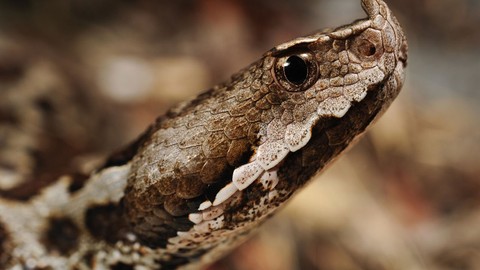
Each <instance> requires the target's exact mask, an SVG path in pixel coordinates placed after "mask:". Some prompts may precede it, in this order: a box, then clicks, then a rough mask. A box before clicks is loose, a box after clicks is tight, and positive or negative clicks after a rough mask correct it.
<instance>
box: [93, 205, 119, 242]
mask: <svg viewBox="0 0 480 270" xmlns="http://www.w3.org/2000/svg"><path fill="white" fill-rule="evenodd" d="M85 226H86V227H87V229H88V231H89V232H90V234H91V235H92V236H93V237H95V238H97V239H100V240H104V241H106V242H108V243H110V244H113V243H116V242H117V241H119V240H125V235H126V233H128V224H127V222H126V220H125V218H124V216H123V210H122V208H121V206H119V205H118V204H113V203H110V204H106V205H95V206H91V207H89V208H88V210H87V212H86V213H85Z"/></svg>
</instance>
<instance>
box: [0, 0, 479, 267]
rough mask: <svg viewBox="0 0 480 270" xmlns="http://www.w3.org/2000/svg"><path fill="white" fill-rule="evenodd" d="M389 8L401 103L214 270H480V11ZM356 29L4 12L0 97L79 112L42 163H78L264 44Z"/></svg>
mask: <svg viewBox="0 0 480 270" xmlns="http://www.w3.org/2000/svg"><path fill="white" fill-rule="evenodd" d="M388 4H389V5H390V7H391V8H392V9H393V10H394V13H395V14H396V16H397V18H398V19H399V21H400V22H401V24H402V25H403V27H404V29H405V31H406V34H407V37H408V40H409V45H410V50H409V63H408V68H407V80H406V84H405V86H404V89H403V91H402V93H401V94H400V96H399V98H398V99H397V100H396V101H395V103H394V104H393V106H392V107H391V108H390V110H388V112H387V113H386V115H385V116H384V117H383V118H382V119H381V120H380V121H379V122H378V123H377V124H376V125H375V126H374V127H373V128H372V129H370V131H369V132H368V133H367V134H366V136H365V137H364V138H363V139H362V140H361V141H360V142H359V143H358V145H356V147H354V148H353V149H351V150H350V151H349V152H348V153H347V154H346V155H344V156H343V157H342V158H340V159H339V160H338V162H336V163H335V164H334V165H333V166H332V167H331V168H330V169H329V170H327V171H326V172H325V173H323V174H322V175H321V176H319V177H318V179H315V180H314V181H312V183H310V184H309V185H308V186H307V187H306V188H305V189H304V190H302V191H301V192H300V193H299V194H298V195H297V196H296V197H294V198H293V200H292V201H291V202H290V203H289V204H288V206H287V207H285V208H284V209H283V210H282V211H281V212H280V213H279V215H278V216H276V217H275V218H273V219H271V220H270V221H268V222H267V223H266V224H265V226H263V227H262V228H260V229H259V232H258V233H257V234H256V235H255V236H254V237H253V238H252V239H250V240H249V241H248V242H246V243H245V244H243V245H242V246H241V247H240V248H238V249H237V250H235V251H234V252H233V253H232V254H230V255H229V256H227V257H226V258H224V259H222V260H221V261H219V262H217V263H215V264H214V265H212V266H211V267H209V269H210V270H220V269H232V270H243V269H265V270H290V269H301V270H303V269H333V270H344V269H345V270H347V269H348V270H350V269H352V270H354V269H369V270H370V269H372V270H376V269H480V207H479V206H480V164H479V163H480V120H479V118H480V111H479V110H480V108H479V105H480V91H479V90H480V89H479V88H480V83H479V82H480V50H479V48H480V31H479V25H480V1H478V0H390V1H388ZM363 17H365V15H364V13H363V11H362V10H361V7H360V1H357V0H302V1H293V0H267V1H255V0H230V1H226V0H199V1H189V0H178V1H166V0H162V1H147V0H143V1H142V0H136V1H133V0H132V1H125V0H123V1H118V0H115V1H114V0H52V1H33V0H30V1H28V0H25V1H17V0H10V1H0V85H3V86H4V85H9V87H10V86H12V85H13V86H15V87H17V88H18V89H27V90H24V91H27V92H28V91H33V92H37V93H39V92H42V93H44V92H46V93H49V94H48V95H49V97H51V99H52V100H51V101H49V100H47V101H45V100H42V102H40V103H39V106H42V108H44V109H45V110H50V111H53V112H57V113H60V114H63V112H64V111H66V110H67V109H68V108H70V106H69V105H68V104H69V103H68V102H71V103H72V104H73V103H74V102H77V103H78V102H79V101H80V102H81V103H82V104H83V105H82V106H83V107H81V109H79V112H80V113H78V112H77V113H71V114H67V115H73V116H72V117H74V119H73V120H69V119H64V120H62V121H71V122H72V123H73V124H75V123H77V124H78V125H81V126H79V127H78V129H79V130H81V131H82V130H83V133H81V134H82V136H81V137H74V138H73V139H72V137H71V136H77V135H71V134H70V133H68V132H65V134H64V135H62V136H60V137H55V138H50V139H49V140H47V141H46V142H45V143H44V146H42V148H41V149H39V150H38V155H39V156H40V157H42V155H43V156H44V157H45V160H50V158H47V157H50V156H49V155H50V154H51V153H52V152H55V151H56V152H58V151H59V149H67V150H69V151H70V152H72V153H75V155H76V156H77V158H76V159H75V162H77V163H78V162H80V161H81V160H86V159H89V158H91V157H97V156H102V155H106V154H107V153H108V152H110V151H112V150H113V149H118V148H119V147H120V146H121V145H123V144H125V143H126V142H128V141H130V140H132V139H133V138H135V137H136V136H137V135H138V134H139V133H140V132H141V131H142V130H143V129H144V128H145V127H146V126H147V125H148V124H149V123H150V122H152V121H153V120H154V119H155V118H156V116H158V115H160V114H161V113H163V112H164V111H165V110H167V109H168V108H169V107H170V106H172V105H173V104H175V103H177V102H179V101H181V100H184V99H187V98H189V97H192V96H194V95H196V94H198V93H200V92H202V91H204V90H205V89H208V88H209V87H211V86H212V85H214V84H216V83H219V82H221V81H223V80H225V79H227V78H228V77H229V75H231V74H232V73H234V72H236V71H237V70H239V69H240V68H242V67H245V66H246V65H248V64H249V63H251V62H253V61H254V60H256V59H257V58H259V57H260V56H261V55H262V53H264V52H265V51H267V50H268V49H270V48H272V47H273V46H275V45H277V44H279V43H282V42H284V41H287V40H290V39H292V38H295V37H297V36H300V35H305V34H308V33H311V32H313V31H315V30H316V29H319V28H324V27H335V26H339V25H341V24H345V23H350V22H351V21H353V20H354V19H358V18H363ZM17 88H15V89H17ZM67 88H68V89H71V90H72V91H74V92H75V93H76V94H75V95H69V96H68V95H67V96H66V97H64V98H65V100H68V101H66V103H62V102H59V103H58V102H57V101H53V99H54V98H56V97H58V95H60V94H57V93H61V92H62V91H63V90H62V89H67ZM0 90H1V89H0ZM79 92H81V94H78V93H79ZM55 102H57V103H55ZM0 103H1V102H0ZM66 104H67V105H66ZM72 106H76V105H72ZM64 107H65V108H67V109H65V110H63V109H62V108H64ZM0 114H1V110H0ZM95 115H96V116H95ZM86 116H88V119H85V117H86ZM1 118H2V117H0V119H1ZM82 123H83V124H82ZM73 124H72V125H73ZM86 127H89V128H91V127H94V129H87V128H86ZM92 130H101V132H92ZM69 136H70V137H69ZM59 145H60V146H62V147H59ZM63 146H64V147H63ZM67 150H65V151H64V152H68V151H67ZM79 160H80V161H79ZM45 162H48V161H45ZM52 162H53V161H52ZM55 162H57V165H58V162H61V161H59V160H58V159H57V160H56V161H55ZM68 162H70V161H68ZM54 167H55V166H54Z"/></svg>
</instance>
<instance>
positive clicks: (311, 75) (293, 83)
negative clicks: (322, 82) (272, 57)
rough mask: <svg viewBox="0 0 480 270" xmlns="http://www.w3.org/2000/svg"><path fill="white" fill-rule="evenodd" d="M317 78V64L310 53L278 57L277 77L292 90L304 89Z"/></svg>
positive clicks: (286, 87) (286, 88) (282, 84)
mask: <svg viewBox="0 0 480 270" xmlns="http://www.w3.org/2000/svg"><path fill="white" fill-rule="evenodd" d="M316 78H317V64H316V62H315V61H314V59H313V56H312V54H310V53H301V54H295V55H288V56H284V57H281V58H278V59H277V62H276V65H275V79H276V80H277V82H278V83H279V84H280V85H281V86H283V88H285V90H287V91H290V92H296V91H303V90H305V89H307V88H308V87H310V86H312V85H313V84H314V83H315V81H316Z"/></svg>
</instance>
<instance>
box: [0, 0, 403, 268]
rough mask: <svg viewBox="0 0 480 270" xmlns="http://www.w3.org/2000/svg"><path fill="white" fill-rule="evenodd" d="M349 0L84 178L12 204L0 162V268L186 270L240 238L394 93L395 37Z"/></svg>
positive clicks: (396, 31) (375, 13) (64, 180)
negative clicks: (351, 9)
mask: <svg viewBox="0 0 480 270" xmlns="http://www.w3.org/2000/svg"><path fill="white" fill-rule="evenodd" d="M362 6H363V8H364V10H365V11H366V13H367V15H368V18H366V19H362V20H358V21H356V22H354V23H352V24H350V25H346V26H342V27H339V28H337V29H333V30H324V31H320V32H317V33H314V34H313V35H309V36H305V37H300V38H297V39H294V40H292V41H289V42H286V43H284V44H281V45H279V46H277V47H275V48H273V49H272V50H270V51H268V52H267V53H265V54H264V56H263V57H262V58H260V59H259V60H258V61H256V62H254V63H253V64H251V65H250V66H249V67H247V68H245V69H244V70H242V71H240V72H238V73H236V74H235V75H233V76H232V77H231V79H230V80H229V81H228V82H225V83H223V84H220V85H217V86H215V87H213V88H212V89H210V90H208V91H207V92H205V93H203V94H201V95H199V96H198V97H196V98H195V99H193V100H190V101H187V102H184V103H181V104H179V105H178V106H176V107H174V108H172V109H171V110H170V111H169V112H168V113H167V114H165V115H164V116H161V117H160V118H158V119H157V121H156V122H155V123H153V124H152V125H151V126H150V127H149V128H148V129H147V130H146V131H145V132H144V133H143V134H142V135H141V136H140V137H139V138H138V139H137V140H136V141H135V142H133V143H132V144H131V145H130V146H128V147H126V148H125V149H124V150H122V151H120V152H117V153H115V154H113V155H111V156H110V158H108V160H107V161H106V162H105V163H104V164H103V165H102V166H100V167H99V168H97V169H96V170H95V172H93V173H92V174H91V175H89V176H87V177H83V178H81V179H80V180H79V179H78V177H75V176H74V175H71V174H65V175H62V176H61V177H59V178H58V180H57V181H55V182H54V183H52V184H50V185H48V186H45V187H42V188H39V189H38V190H37V193H35V194H33V195H32V196H29V197H28V198H26V199H24V200H18V199H15V198H14V197H13V196H9V195H8V194H9V190H14V189H15V181H16V180H15V177H11V174H10V175H9V174H7V173H6V170H5V169H2V170H0V177H3V178H4V180H5V181H3V183H5V182H7V181H6V179H7V176H10V178H8V179H9V183H10V184H9V187H8V188H5V187H0V188H3V190H2V192H0V195H1V197H0V268H2V269H172V268H197V267H200V266H202V265H205V264H207V263H209V262H212V261H213V260H215V259H217V258H218V257H220V256H222V254H224V253H225V252H226V251H228V250H231V249H232V248H233V247H235V246H236V245H238V244H239V243H241V242H242V240H243V239H245V238H246V237H247V236H248V234H249V232H251V231H252V230H253V229H254V228H256V227H258V225H259V224H260V223H262V222H263V221H264V220H266V218H267V217H269V216H271V215H273V214H274V213H275V211H277V210H278V209H279V207H280V206H282V205H283V204H284V203H285V202H286V201H287V200H288V199H289V198H290V197H291V196H292V195H293V194H294V193H295V192H296V191H297V190H298V189H299V188H300V187H302V186H304V184H305V183H306V182H308V181H309V180H310V179H311V178H312V177H313V176H314V175H315V174H317V173H318V172H320V171H321V170H322V169H323V168H324V167H325V166H326V165H327V164H329V163H330V162H331V161H332V160H333V159H334V158H335V157H337V156H338V155H339V154H340V153H342V152H343V151H344V150H345V149H346V148H347V147H349V146H350V145H352V143H353V142H354V141H355V139H356V138H357V137H358V135H360V134H362V133H363V132H364V131H365V129H366V128H367V126H369V125H370V124H371V123H372V122H373V121H374V120H375V119H376V118H377V117H379V116H380V115H381V114H382V112H383V111H385V109H386V108H388V106H389V105H390V104H391V102H392V101H393V100H394V99H395V97H396V96H397V94H398V93H399V91H400V89H401V87H402V84H403V81H404V69H405V67H406V60H407V43H406V39H405V36H404V34H403V32H402V30H401V27H400V25H399V23H398V22H397V20H396V19H395V17H394V16H393V15H392V13H391V11H390V10H389V9H388V7H387V5H386V4H385V3H384V2H383V1H381V0H362ZM0 119H1V118H0ZM7 138H8V137H7ZM0 145H1V144H0ZM0 153H5V152H0ZM12 179H13V180H12ZM19 182H20V181H19ZM1 183H2V181H0V184H1ZM19 185H20V184H19Z"/></svg>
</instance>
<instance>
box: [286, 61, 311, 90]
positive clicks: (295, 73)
mask: <svg viewBox="0 0 480 270" xmlns="http://www.w3.org/2000/svg"><path fill="white" fill-rule="evenodd" d="M283 70H284V72H285V77H286V78H287V80H288V81H289V82H290V83H292V84H295V85H300V84H302V83H304V82H305V80H306V79H307V75H308V67H307V63H305V61H304V60H303V59H302V58H300V57H298V56H296V55H294V56H290V57H289V58H288V59H287V61H286V62H285V64H283Z"/></svg>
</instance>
